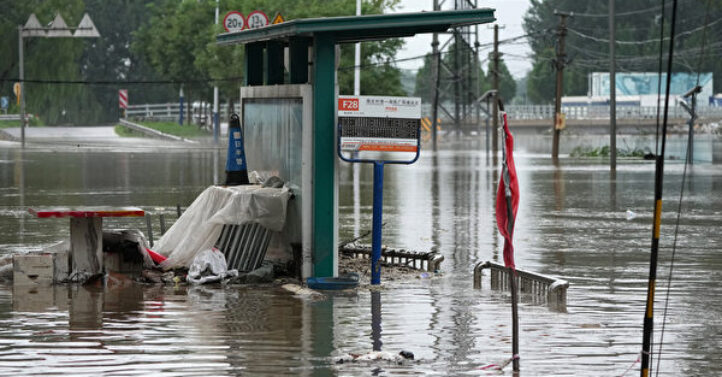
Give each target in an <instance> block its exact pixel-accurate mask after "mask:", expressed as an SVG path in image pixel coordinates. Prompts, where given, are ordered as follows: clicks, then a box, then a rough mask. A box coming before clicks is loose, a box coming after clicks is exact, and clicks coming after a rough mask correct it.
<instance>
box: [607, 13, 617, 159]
mask: <svg viewBox="0 0 722 377" xmlns="http://www.w3.org/2000/svg"><path fill="white" fill-rule="evenodd" d="M615 32H616V30H615V25H614V0H609V169H610V170H611V171H615V170H617V82H616V77H617V70H616V68H617V67H616V61H615V59H616V57H615V51H614V47H615V46H614V41H615V37H614V33H615Z"/></svg>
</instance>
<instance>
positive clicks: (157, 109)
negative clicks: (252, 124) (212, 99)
mask: <svg viewBox="0 0 722 377" xmlns="http://www.w3.org/2000/svg"><path fill="white" fill-rule="evenodd" d="M187 106H188V104H187V103H186V104H184V105H183V112H184V113H185V112H187V111H188V107H187ZM191 106H192V109H191V115H192V116H193V122H195V123H201V122H205V121H206V120H208V119H210V117H211V109H212V105H211V104H210V103H205V102H204V103H203V106H201V105H200V103H193V104H192V105H191ZM239 106H240V104H239V103H238V102H236V103H234V106H233V108H234V109H238V108H239ZM227 108H228V104H226V103H223V104H220V105H219V106H218V112H219V113H220V114H225V113H226V112H227ZM179 113H180V104H179V103H178V102H172V103H147V104H142V105H130V106H128V108H127V109H126V111H125V115H126V117H127V118H129V119H158V120H166V121H172V120H178V117H179ZM183 115H184V116H185V114H183Z"/></svg>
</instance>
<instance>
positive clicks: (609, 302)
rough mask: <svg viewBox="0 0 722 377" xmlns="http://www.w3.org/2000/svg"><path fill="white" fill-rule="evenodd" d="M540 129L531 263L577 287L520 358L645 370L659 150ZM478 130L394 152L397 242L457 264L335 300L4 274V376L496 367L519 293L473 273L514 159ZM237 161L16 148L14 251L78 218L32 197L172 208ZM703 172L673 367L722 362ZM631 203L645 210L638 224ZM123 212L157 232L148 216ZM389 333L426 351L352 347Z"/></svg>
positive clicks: (718, 216)
mask: <svg viewBox="0 0 722 377" xmlns="http://www.w3.org/2000/svg"><path fill="white" fill-rule="evenodd" d="M535 143H538V138H536V137H534V138H527V139H525V138H523V137H520V138H519V141H518V153H517V155H516V162H517V169H518V172H519V181H520V190H521V202H520V208H519V214H518V221H517V225H516V235H515V241H516V242H515V246H516V261H517V266H518V267H519V268H522V269H526V270H531V271H536V272H540V273H543V274H550V275H555V276H559V277H562V278H564V279H566V280H568V281H569V283H570V288H569V292H568V305H567V310H566V312H560V311H554V310H550V309H549V308H547V307H545V306H542V305H538V304H535V303H533V302H532V301H531V300H530V299H529V298H528V297H524V296H522V298H521V301H522V302H521V304H520V309H519V310H520V329H521V331H520V334H521V335H520V337H521V344H520V349H521V352H520V354H521V370H522V374H523V375H527V376H542V375H544V376H546V375H568V376H580V375H588V376H619V375H622V374H623V373H625V371H627V370H628V369H630V368H631V370H629V371H628V373H627V375H629V376H631V375H636V374H638V373H639V372H638V370H639V363H635V360H637V357H638V354H639V351H640V350H641V339H642V319H643V312H644V303H645V295H646V286H647V285H646V278H647V273H648V264H649V248H650V246H649V245H650V241H651V233H652V232H651V222H652V215H651V213H652V205H653V179H654V167H653V164H652V163H651V162H649V161H641V160H633V161H629V160H625V161H620V164H619V167H618V171H617V173H616V178H613V177H610V173H609V171H608V168H607V166H606V165H605V161H603V160H570V159H566V158H563V159H561V161H560V164H559V166H554V165H552V164H551V162H550V160H549V158H548V157H547V155H546V154H543V155H542V154H535V151H534V150H533V148H530V147H525V145H526V146H530V145H531V146H533V145H535ZM479 144H483V143H458V144H454V145H447V146H446V147H445V148H442V149H441V150H440V151H439V152H438V153H433V152H431V151H428V150H424V151H423V152H422V158H421V159H420V160H419V162H418V163H416V164H415V165H412V166H388V167H387V168H386V176H385V188H384V222H386V223H387V225H386V227H385V228H384V243H385V244H388V245H391V246H397V247H405V248H410V249H416V250H422V251H426V250H430V249H432V248H433V249H437V250H438V251H439V252H440V253H442V254H443V255H444V256H445V261H444V262H443V263H442V265H441V266H442V273H441V274H439V275H435V276H432V277H431V278H426V277H422V276H419V278H417V279H411V280H410V281H392V282H387V283H385V284H384V287H383V289H381V290H379V291H373V292H372V291H369V290H368V289H359V290H358V291H357V292H351V293H342V294H335V295H330V296H329V297H328V298H326V299H325V300H320V301H308V300H303V299H298V298H295V297H293V296H292V295H290V294H287V293H286V292H285V291H282V290H281V289H279V288H274V287H264V288H227V289H220V288H211V287H193V288H187V287H179V288H174V287H165V286H135V285H130V286H115V287H107V288H105V289H101V288H90V287H87V288H86V287H65V286H58V287H54V288H47V289H37V290H33V291H28V290H23V289H17V290H16V291H13V288H12V287H10V286H0V375H8V376H9V375H42V374H60V375H63V374H84V375H99V374H110V375H204V376H205V375H268V376H279V375H293V376H297V375H300V376H359V375H389V376H390V375H406V376H412V375H413V376H416V375H431V376H447V375H456V376H475V375H490V374H491V375H496V373H495V372H487V371H482V370H479V368H480V367H482V366H484V365H487V364H489V363H498V362H500V361H503V360H504V359H505V358H508V357H509V355H510V350H511V345H510V314H509V312H510V310H509V296H508V295H507V294H506V293H501V292H497V291H492V290H490V289H489V288H488V286H489V284H488V280H484V283H483V285H484V286H483V288H482V289H481V290H474V289H472V270H473V266H474V264H475V263H476V262H479V261H485V260H493V261H500V259H501V256H500V251H499V250H500V249H501V240H500V238H499V237H498V235H497V231H496V229H495V223H494V194H495V191H496V180H497V174H498V173H497V171H496V169H495V168H494V164H493V161H490V160H489V159H487V154H486V152H484V151H483V150H482V149H481V148H480V147H479ZM219 160H220V161H219ZM222 160H223V157H222V156H220V158H219V156H218V155H217V154H216V153H215V152H213V151H212V150H210V149H203V148H197V149H191V150H185V149H182V148H171V149H168V150H167V151H163V152H159V151H157V150H156V151H154V150H153V149H149V148H145V149H144V148H140V149H133V148H128V147H125V146H123V147H114V148H108V149H103V148H95V149H90V150H87V149H80V150H73V149H72V148H60V149H55V150H43V149H38V148H33V149H29V150H27V151H25V152H22V151H20V150H18V149H15V148H13V147H8V146H3V147H0V177H1V179H0V253H10V252H12V251H14V250H18V249H37V248H40V247H42V246H44V245H47V244H49V243H52V242H53V241H56V240H59V239H60V238H62V237H64V236H65V235H66V234H67V231H68V230H67V229H68V226H67V221H66V220H59V219H40V220H39V219H34V218H31V217H29V216H28V215H26V210H27V208H28V207H32V206H49V205H136V206H140V207H143V208H144V209H146V210H151V211H153V212H154V213H156V214H157V213H159V212H163V213H165V214H166V217H167V218H169V219H174V218H175V215H174V214H175V205H176V204H177V203H180V204H181V205H183V206H186V205H188V204H189V203H190V202H191V201H192V200H193V198H194V197H195V196H196V195H197V194H198V193H200V192H201V191H202V190H203V189H204V188H205V187H206V186H207V185H209V184H211V183H213V182H214V181H218V174H219V173H218V171H219V170H220V174H221V176H222V175H223V171H222ZM214 167H215V168H214ZM682 173H683V165H682V164H681V163H680V162H679V161H670V162H668V164H667V169H666V175H665V204H664V213H663V226H662V240H661V246H662V249H661V261H660V269H659V272H658V277H659V279H658V283H657V303H656V312H655V317H656V320H657V322H656V323H657V325H656V328H657V331H656V333H655V344H659V341H660V337H661V331H660V330H661V328H662V317H663V314H664V306H665V303H666V302H667V301H666V300H665V299H666V295H667V293H668V291H667V287H668V284H667V276H668V273H669V261H670V254H671V251H672V245H673V244H674V240H675V232H674V231H675V228H674V225H673V224H674V222H675V220H676V216H677V205H678V199H679V193H680V191H679V190H680V186H681V181H682ZM372 175H373V174H372V169H371V168H370V167H369V166H360V167H357V168H354V167H352V166H349V165H343V166H342V171H341V173H340V176H341V185H340V191H341V195H340V204H339V205H340V212H341V214H340V222H341V227H340V228H341V237H340V238H341V239H348V238H352V237H353V235H354V234H358V233H359V232H363V231H365V230H367V229H369V228H370V226H371V225H370V224H371V202H372V192H371V191H372ZM221 179H222V178H221ZM686 179H687V184H686V188H685V192H684V200H683V202H682V215H681V217H680V227H679V232H678V234H677V237H676V259H675V265H674V274H673V280H672V284H671V290H670V291H669V301H668V304H669V306H668V312H667V316H666V323H665V325H664V339H663V340H664V346H663V349H662V354H661V364H660V372H661V373H660V375H664V376H693V375H720V374H722V363H720V355H722V341H721V339H722V301H721V300H720V297H722V287H721V286H720V284H719V281H720V280H722V255H721V254H720V252H721V251H722V232H720V229H722V228H721V225H722V195H720V193H721V192H722V167H721V166H720V165H713V164H697V165H695V166H694V167H693V168H690V169H689V170H688V171H687V178H686ZM354 186H356V188H357V189H356V190H355V189H354ZM628 210H629V211H632V212H634V214H635V215H636V217H634V218H633V219H631V220H628V219H627V216H628V215H627V211H628ZM105 224H108V225H107V226H132V227H138V228H141V229H144V222H143V220H142V219H121V220H118V219H108V221H106V222H105ZM157 226H158V225H157V223H156V229H155V232H156V234H157V232H158V230H159V229H158V227H157ZM382 274H383V273H382ZM382 276H383V275H382ZM374 348H376V349H379V348H380V349H381V350H383V351H388V352H393V353H397V352H398V351H400V350H408V351H412V352H413V353H414V354H415V356H416V359H417V361H415V362H413V363H409V364H407V365H402V366H398V365H393V364H388V363H375V364H363V363H357V364H343V365H336V364H335V363H334V358H335V357H337V356H340V355H343V354H345V353H349V352H350V353H364V352H368V351H371V350H372V349H374ZM655 349H656V348H655ZM658 359H659V357H658V355H656V354H655V356H654V359H653V364H652V365H653V366H655V367H656V365H657V360H658ZM504 374H507V375H510V374H511V367H510V366H508V367H507V368H506V370H505V371H504Z"/></svg>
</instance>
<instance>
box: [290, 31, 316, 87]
mask: <svg viewBox="0 0 722 377" xmlns="http://www.w3.org/2000/svg"><path fill="white" fill-rule="evenodd" d="M310 44H311V40H310V39H309V38H303V37H293V38H291V39H290V41H289V43H288V55H289V59H288V60H289V65H290V67H288V70H289V75H290V76H291V79H290V80H291V84H305V83H307V82H308V46H309V45H310Z"/></svg>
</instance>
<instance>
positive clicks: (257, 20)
mask: <svg viewBox="0 0 722 377" xmlns="http://www.w3.org/2000/svg"><path fill="white" fill-rule="evenodd" d="M265 26H268V16H266V14H265V13H263V12H261V11H260V10H254V11H253V12H251V13H248V28H249V29H258V28H262V27H265Z"/></svg>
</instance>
